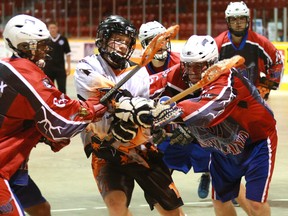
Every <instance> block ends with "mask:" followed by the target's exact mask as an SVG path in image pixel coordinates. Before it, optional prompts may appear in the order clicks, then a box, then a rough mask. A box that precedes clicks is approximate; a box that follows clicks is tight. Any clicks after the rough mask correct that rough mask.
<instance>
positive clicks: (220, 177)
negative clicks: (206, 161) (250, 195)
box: [210, 152, 244, 216]
mask: <svg viewBox="0 0 288 216" xmlns="http://www.w3.org/2000/svg"><path fill="white" fill-rule="evenodd" d="M210 175H211V180H212V186H213V187H212V200H213V205H214V212H215V215H217V216H222V215H229V216H230V215H231V216H233V215H236V210H235V207H234V206H233V204H232V202H231V200H232V199H233V198H236V197H238V194H239V190H240V182H241V178H242V176H243V175H244V171H243V169H241V165H237V164H235V163H234V162H233V161H232V160H231V159H229V158H227V157H225V156H223V155H221V154H220V153H215V152H212V153H211V163H210Z"/></svg>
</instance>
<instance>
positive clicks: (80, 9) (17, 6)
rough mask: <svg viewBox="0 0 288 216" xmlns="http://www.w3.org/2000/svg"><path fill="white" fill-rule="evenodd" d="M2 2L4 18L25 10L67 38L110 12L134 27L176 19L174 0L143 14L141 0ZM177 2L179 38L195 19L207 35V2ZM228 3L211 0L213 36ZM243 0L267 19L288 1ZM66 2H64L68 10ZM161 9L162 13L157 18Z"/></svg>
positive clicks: (91, 29)
mask: <svg viewBox="0 0 288 216" xmlns="http://www.w3.org/2000/svg"><path fill="white" fill-rule="evenodd" d="M1 2H2V5H1V6H0V15H1V16H0V17H2V14H3V15H4V18H6V17H7V19H8V18H9V17H11V16H12V15H13V14H17V13H26V14H30V15H34V16H36V17H37V18H40V19H42V20H43V21H45V22H48V21H50V20H56V21H57V22H58V24H59V27H60V29H61V30H62V31H64V29H65V30H66V31H67V36H68V37H86V38H87V37H92V38H93V37H95V35H96V28H97V25H98V23H99V21H100V19H101V18H103V17H105V16H107V15H110V14H113V13H115V14H119V15H121V16H123V17H125V18H129V19H130V20H131V22H132V23H133V24H134V25H135V26H136V27H137V28H139V27H140V26H141V24H142V23H143V22H147V21H152V20H158V21H160V22H162V24H163V25H164V26H166V27H169V26H171V25H174V24H176V22H177V19H176V0H162V5H159V1H158V0H146V1H145V17H144V13H143V12H144V8H143V0H133V1H130V7H129V6H128V1H127V0H105V1H103V0H102V4H101V5H102V6H101V9H100V10H99V7H100V3H99V2H100V1H91V2H92V7H90V4H89V2H90V0H85V1H81V0H34V1H33V2H34V8H32V6H33V4H32V1H30V0H2V1H1ZM113 2H114V6H113ZM178 2H179V7H178V12H179V14H178V22H179V25H180V32H179V35H178V38H179V39H187V37H189V36H190V35H191V34H193V33H195V32H194V19H195V18H196V23H197V26H196V28H195V29H196V33H197V34H207V11H208V3H207V2H208V1H204V0H203V1H197V8H194V1H193V0H178ZM229 2H230V0H211V18H212V19H211V20H212V26H211V28H212V29H211V34H212V36H216V35H217V34H219V33H220V32H221V31H224V30H225V29H226V28H227V27H226V23H225V18H224V11H225V9H226V7H227V5H228V4H229ZM245 2H246V4H247V5H248V7H249V8H250V9H252V10H251V12H252V13H251V14H252V15H253V16H254V17H257V18H264V20H266V21H268V20H273V14H274V13H273V9H274V8H278V9H282V8H284V7H287V6H288V3H287V0H246V1H245ZM65 5H67V11H66V10H65ZM113 8H114V9H113ZM129 8H130V10H129ZM195 9H196V11H197V13H196V14H197V15H196V16H194V12H195ZM161 11H162V16H161V17H160V14H161ZM99 12H100V13H99ZM255 12H256V13H255ZM278 13H279V17H281V16H282V13H283V11H282V10H279V12H278ZM66 14H67V18H66ZM264 24H265V23H264ZM66 25H67V26H66ZM0 30H1V29H0Z"/></svg>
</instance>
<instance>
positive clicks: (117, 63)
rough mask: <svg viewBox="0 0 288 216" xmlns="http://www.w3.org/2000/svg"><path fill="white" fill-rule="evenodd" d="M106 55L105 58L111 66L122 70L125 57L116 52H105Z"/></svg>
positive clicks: (124, 65) (124, 64)
mask: <svg viewBox="0 0 288 216" xmlns="http://www.w3.org/2000/svg"><path fill="white" fill-rule="evenodd" d="M106 56H107V57H106V59H107V60H108V62H109V63H110V64H109V65H110V66H111V67H112V68H114V69H121V70H122V69H124V68H125V67H126V63H127V61H126V59H125V58H123V57H122V56H120V55H119V54H118V53H117V52H111V53H106Z"/></svg>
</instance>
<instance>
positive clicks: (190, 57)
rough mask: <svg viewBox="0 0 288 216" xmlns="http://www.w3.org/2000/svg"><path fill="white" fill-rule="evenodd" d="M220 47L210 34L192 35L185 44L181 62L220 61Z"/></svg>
mask: <svg viewBox="0 0 288 216" xmlns="http://www.w3.org/2000/svg"><path fill="white" fill-rule="evenodd" d="M218 56H219V54H218V47H217V44H216V42H215V40H214V39H213V38H212V37H211V36H210V35H201V36H199V35H192V36H191V37H190V38H189V39H188V40H187V41H186V43H185V44H184V47H183V48H182V51H181V53H180V61H181V62H192V63H196V62H211V61H212V62H213V63H215V62H216V61H218Z"/></svg>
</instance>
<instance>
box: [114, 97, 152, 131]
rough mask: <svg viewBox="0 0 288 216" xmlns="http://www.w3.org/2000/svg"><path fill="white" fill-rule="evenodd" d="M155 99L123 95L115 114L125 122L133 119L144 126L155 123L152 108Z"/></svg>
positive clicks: (117, 104)
mask: <svg viewBox="0 0 288 216" xmlns="http://www.w3.org/2000/svg"><path fill="white" fill-rule="evenodd" d="M153 108H154V101H153V100H148V99H146V98H140V97H137V98H131V97H121V98H120V99H119V102H118V103H116V109H115V115H116V117H117V118H119V119H122V120H123V121H125V122H129V121H132V122H133V123H135V124H137V125H138V126H142V127H144V128H148V127H151V126H152V125H153V115H152V111H151V110H152V109H153Z"/></svg>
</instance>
